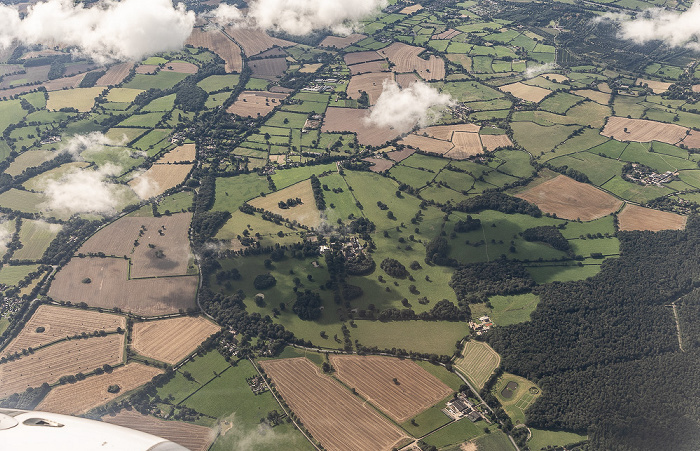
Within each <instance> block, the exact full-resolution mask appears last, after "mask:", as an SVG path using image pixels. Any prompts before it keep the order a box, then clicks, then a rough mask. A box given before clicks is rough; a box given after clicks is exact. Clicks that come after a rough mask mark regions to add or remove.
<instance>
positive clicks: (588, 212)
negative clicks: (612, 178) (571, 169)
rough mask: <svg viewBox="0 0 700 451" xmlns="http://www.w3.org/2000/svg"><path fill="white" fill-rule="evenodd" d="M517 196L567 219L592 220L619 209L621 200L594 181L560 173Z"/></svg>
mask: <svg viewBox="0 0 700 451" xmlns="http://www.w3.org/2000/svg"><path fill="white" fill-rule="evenodd" d="M516 197H519V198H521V199H524V200H526V201H528V202H531V203H533V204H535V205H537V206H538V207H539V208H540V209H541V210H542V211H543V212H545V213H552V214H556V215H557V217H559V218H564V219H581V220H582V221H592V220H594V219H598V218H602V217H603V216H606V215H609V214H610V213H612V212H614V211H617V210H618V209H619V208H620V206H621V205H622V201H621V200H618V199H616V198H614V197H613V196H611V195H610V194H608V193H606V192H603V191H601V190H599V189H597V188H595V187H593V186H591V185H587V184H585V183H580V182H577V181H575V180H573V179H570V178H569V177H566V176H563V175H559V176H557V177H555V178H553V179H550V180H547V181H546V182H544V183H541V184H539V185H537V186H533V187H532V188H530V189H527V190H526V191H523V192H521V193H519V194H516Z"/></svg>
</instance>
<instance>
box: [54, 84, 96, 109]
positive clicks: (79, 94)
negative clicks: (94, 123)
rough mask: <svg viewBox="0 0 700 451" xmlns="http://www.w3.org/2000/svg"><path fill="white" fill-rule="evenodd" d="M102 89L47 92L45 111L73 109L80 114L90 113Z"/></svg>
mask: <svg viewBox="0 0 700 451" xmlns="http://www.w3.org/2000/svg"><path fill="white" fill-rule="evenodd" d="M103 89H104V88H75V89H62V90H60V91H51V92H49V100H48V101H47V102H46V109H48V110H60V109H61V108H75V109H77V110H78V111H81V112H85V111H90V110H91V109H92V106H93V105H94V104H95V97H97V96H99V95H100V93H101V92H102V91H103Z"/></svg>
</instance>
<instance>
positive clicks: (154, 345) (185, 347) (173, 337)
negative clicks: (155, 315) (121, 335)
mask: <svg viewBox="0 0 700 451" xmlns="http://www.w3.org/2000/svg"><path fill="white" fill-rule="evenodd" d="M219 330H220V327H219V326H217V325H216V324H214V323H212V322H211V321H209V320H207V319H205V318H204V317H201V316H198V317H191V316H182V317H178V318H169V319H162V320H155V321H146V322H141V323H135V324H134V332H133V343H132V345H131V346H132V348H133V349H134V350H135V351H136V352H138V353H139V354H141V355H145V356H146V357H150V358H153V359H156V360H160V361H161V362H165V363H170V364H172V365H174V364H176V363H177V362H179V361H180V360H182V359H184V358H185V357H187V356H188V355H189V354H190V353H191V352H193V351H194V350H195V349H196V348H197V346H199V344H200V343H202V342H203V341H204V340H206V339H207V338H208V337H209V336H210V335H213V334H215V333H217V332H218V331H219Z"/></svg>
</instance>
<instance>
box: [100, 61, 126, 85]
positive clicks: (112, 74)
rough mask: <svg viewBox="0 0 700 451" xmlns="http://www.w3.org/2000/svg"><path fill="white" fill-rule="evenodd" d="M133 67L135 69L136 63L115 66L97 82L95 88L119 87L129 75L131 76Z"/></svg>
mask: <svg viewBox="0 0 700 451" xmlns="http://www.w3.org/2000/svg"><path fill="white" fill-rule="evenodd" d="M132 67H134V63H118V64H115V65H114V66H111V67H110V68H109V69H107V73H105V74H104V75H103V76H102V77H100V79H99V80H97V83H95V86H116V85H118V84H119V83H121V82H122V81H124V79H125V78H126V76H127V75H129V72H130V71H131V68H132Z"/></svg>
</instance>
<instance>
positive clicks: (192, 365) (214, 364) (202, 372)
mask: <svg viewBox="0 0 700 451" xmlns="http://www.w3.org/2000/svg"><path fill="white" fill-rule="evenodd" d="M229 366H230V365H229V363H228V362H227V361H226V360H225V359H224V358H223V356H222V355H221V354H219V353H218V352H217V351H209V352H207V353H206V354H204V355H203V356H201V357H199V356H197V357H195V358H194V360H193V361H190V362H187V363H186V364H185V365H183V366H182V367H181V368H180V369H179V370H178V371H179V372H181V373H183V374H184V373H185V371H187V372H189V373H190V374H191V375H192V377H193V378H194V380H195V382H198V383H199V384H200V385H205V384H206V383H207V382H209V381H210V380H211V379H213V378H214V377H216V375H215V374H214V373H216V374H221V372H222V371H224V370H225V369H226V368H228V367H229Z"/></svg>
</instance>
